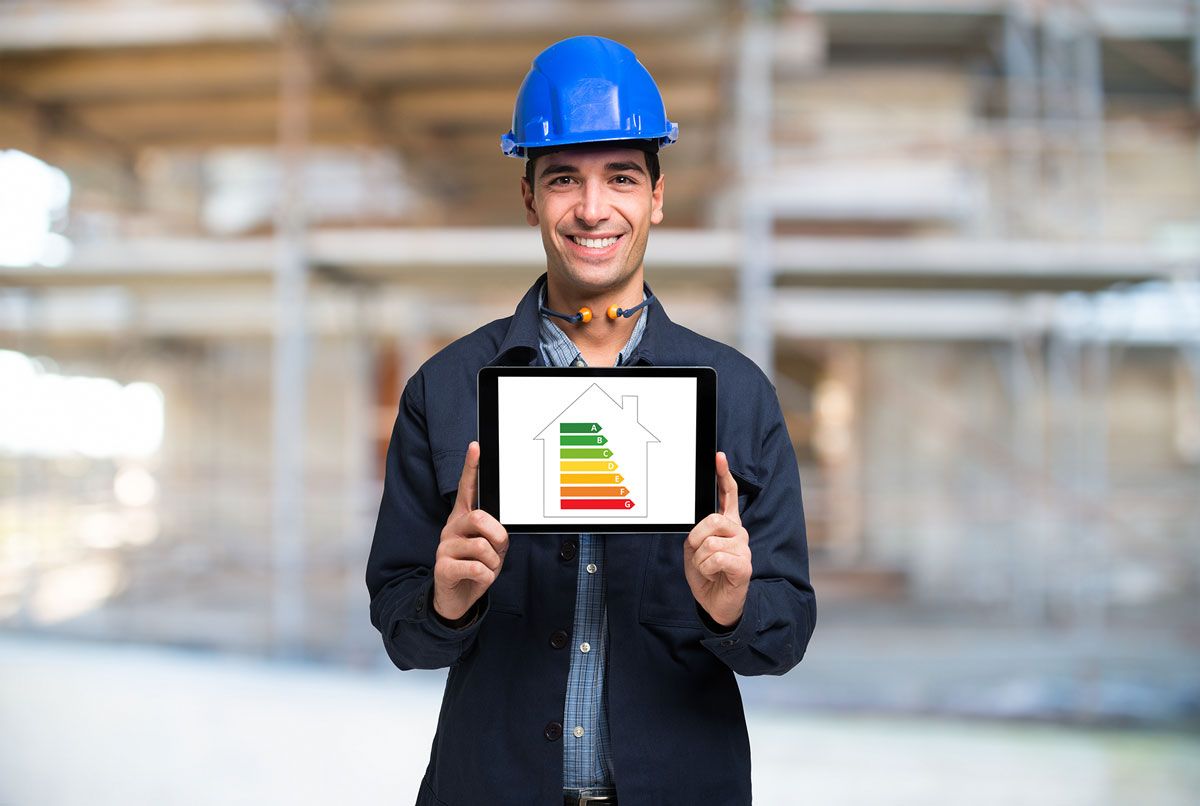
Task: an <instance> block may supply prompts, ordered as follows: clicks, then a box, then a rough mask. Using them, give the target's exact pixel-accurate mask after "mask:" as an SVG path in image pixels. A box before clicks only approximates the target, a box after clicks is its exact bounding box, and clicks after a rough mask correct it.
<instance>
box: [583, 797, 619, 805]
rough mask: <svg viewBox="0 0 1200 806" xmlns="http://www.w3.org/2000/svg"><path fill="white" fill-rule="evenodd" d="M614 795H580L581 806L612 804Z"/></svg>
mask: <svg viewBox="0 0 1200 806" xmlns="http://www.w3.org/2000/svg"><path fill="white" fill-rule="evenodd" d="M612 802H613V798H612V795H580V796H579V806H588V804H589V803H612Z"/></svg>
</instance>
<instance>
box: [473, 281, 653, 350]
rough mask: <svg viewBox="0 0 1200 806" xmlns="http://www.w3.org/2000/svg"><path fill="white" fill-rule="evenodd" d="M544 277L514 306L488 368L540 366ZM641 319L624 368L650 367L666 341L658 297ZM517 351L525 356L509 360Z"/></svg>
mask: <svg viewBox="0 0 1200 806" xmlns="http://www.w3.org/2000/svg"><path fill="white" fill-rule="evenodd" d="M546 276H547V274H546V272H542V275H541V276H540V277H538V278H537V280H535V281H534V282H533V285H531V286H530V287H529V290H528V291H526V292H525V296H523V297H522V298H521V301H520V302H518V303H517V309H516V311H514V312H513V315H512V317H511V318H510V321H509V323H508V331H507V332H506V333H505V334H504V339H503V340H502V341H501V342H500V347H499V349H498V350H497V351H496V355H495V356H493V357H492V360H490V361H488V363H487V365H488V366H517V365H521V364H525V365H530V364H537V365H540V364H541V358H542V357H541V349H540V345H541V341H540V338H539V335H538V323H539V321H540V319H541V312H540V311H539V310H538V308H539V307H540V306H539V305H538V299H540V296H541V292H542V288H543V287H544V286H545V285H546ZM642 287H643V292H644V293H645V294H646V295H647V296H649V295H651V294H653V293H654V292H653V291H652V290H651V289H650V286H649V284H647V283H646V282H644V281H643V283H642ZM642 317H643V318H645V320H646V326H645V329H644V330H643V331H642V338H641V341H640V342H638V344H637V346H636V347H635V348H634V349H633V355H632V356H630V357H629V358H628V359H627V360H626V361H625V363H626V364H627V365H628V364H634V363H639V362H640V363H646V364H653V363H654V361H655V355H656V353H657V352H658V350H659V348H660V346H661V345H662V344H663V343H664V342H663V340H664V339H665V338H667V337H668V333H667V331H668V330H669V329H670V328H671V325H672V322H671V320H670V318H669V317H668V316H667V312H666V311H665V310H664V309H663V306H662V300H660V299H658V298H657V297H655V299H654V302H652V303H650V304H649V305H647V306H646V307H645V308H643V309H642ZM517 350H523V351H524V352H525V355H524V356H523V357H522V358H510V356H509V353H511V352H513V351H517ZM635 359H636V361H635Z"/></svg>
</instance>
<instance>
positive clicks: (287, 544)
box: [271, 13, 311, 657]
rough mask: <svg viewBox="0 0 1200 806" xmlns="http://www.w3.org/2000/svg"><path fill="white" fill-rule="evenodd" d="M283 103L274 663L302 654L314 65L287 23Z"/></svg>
mask: <svg viewBox="0 0 1200 806" xmlns="http://www.w3.org/2000/svg"><path fill="white" fill-rule="evenodd" d="M282 23H283V24H282V27H281V32H282V37H281V50H280V57H281V60H282V65H281V67H282V70H281V74H282V79H281V84H280V103H279V155H280V164H281V168H282V171H281V183H280V188H279V190H280V195H279V208H278V220H277V224H276V257H275V275H274V291H275V295H274V296H275V316H274V323H275V327H274V351H273V355H272V367H271V368H272V375H271V427H272V440H271V545H272V560H273V568H272V571H273V574H272V579H273V583H274V584H273V594H272V607H271V627H272V632H271V634H272V644H273V648H274V651H275V653H276V655H279V656H284V657H294V656H297V655H299V654H302V653H303V651H304V625H305V621H306V619H305V612H304V607H305V602H304V580H305V539H304V444H305V440H304V420H305V411H306V405H305V403H306V389H305V374H306V372H305V369H306V364H307V347H306V343H305V339H306V332H305V331H306V328H305V321H306V316H305V308H306V296H307V283H308V276H307V275H308V255H307V253H306V248H305V226H306V224H305V210H304V157H305V150H306V148H307V140H308V114H309V109H308V95H309V87H310V84H311V65H310V63H309V59H308V53H307V50H306V45H305V37H304V31H303V27H302V25H301V21H300V20H299V18H298V17H297V16H296V15H295V14H294V13H285V14H284V16H283V19H282Z"/></svg>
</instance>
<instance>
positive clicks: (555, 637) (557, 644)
mask: <svg viewBox="0 0 1200 806" xmlns="http://www.w3.org/2000/svg"><path fill="white" fill-rule="evenodd" d="M566 645H567V633H566V631H565V630H555V631H554V632H552V633H550V646H552V647H554V648H555V649H562V648H563V647H565V646H566Z"/></svg>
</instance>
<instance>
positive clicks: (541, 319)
mask: <svg viewBox="0 0 1200 806" xmlns="http://www.w3.org/2000/svg"><path fill="white" fill-rule="evenodd" d="M646 296H647V295H646V291H645V289H643V290H642V300H643V301H645V299H646ZM545 304H546V287H545V286H542V287H541V288H540V289H538V312H539V313H540V316H538V339H539V340H540V342H541V344H540V346H541V350H542V359H543V360H544V361H546V362H547V363H550V364H554V365H555V366H576V362H577V361H580V360H581V359H580V356H581V355H582V353H580V351H579V348H578V347H576V346H575V342H573V341H571V337H570V336H568V335H567V334H566V333H565V332H564V331H563V329H562V327H560V326H559V324H558V323H557V322H555V321H554V320H553V319H552V318H551V317H550V316H549V315H548V314H545V313H541V308H542V306H544V305H545ZM645 312H646V311H645V309H644V308H643V309H642V313H643V314H644V313H645ZM645 330H646V317H645V316H639V317H638V318H637V320H636V321H635V323H634V326H633V332H632V333H630V334H629V338H628V339H627V340H626V341H625V344H624V346H623V347H621V351H620V352H619V353H617V365H618V366H620V365H622V364H625V363H628V362H627V361H626V359H627V358H628V357H629V355H630V353H631V352H632V351H633V350H634V349H636V348H637V346H638V342H640V341H641V340H642V334H643V333H644V332H645ZM553 358H558V359H559V360H558V361H554V360H552V359H553Z"/></svg>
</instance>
